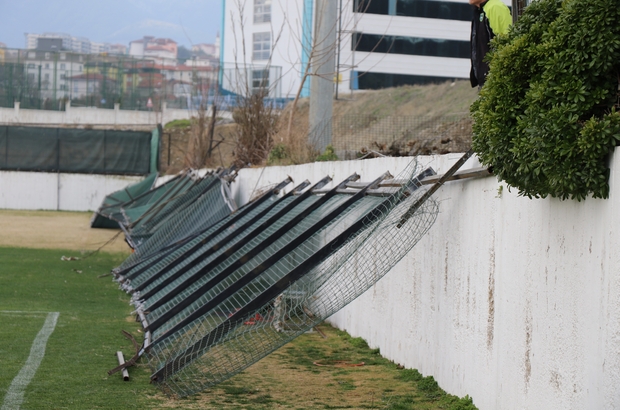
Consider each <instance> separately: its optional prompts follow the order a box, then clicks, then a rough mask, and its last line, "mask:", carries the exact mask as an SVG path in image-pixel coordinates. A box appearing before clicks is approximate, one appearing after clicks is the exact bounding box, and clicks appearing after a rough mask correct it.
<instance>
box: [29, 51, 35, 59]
mask: <svg viewBox="0 0 620 410" xmlns="http://www.w3.org/2000/svg"><path fill="white" fill-rule="evenodd" d="M35 57H36V53H35V52H34V51H31V52H29V53H28V58H35Z"/></svg>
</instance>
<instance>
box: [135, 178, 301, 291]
mask: <svg viewBox="0 0 620 410" xmlns="http://www.w3.org/2000/svg"><path fill="white" fill-rule="evenodd" d="M306 182H307V181H304V182H303V183H302V184H300V185H299V186H297V187H296V188H295V189H293V190H292V191H290V192H289V193H287V194H286V195H284V196H283V197H282V198H280V199H278V201H276V202H275V203H273V204H271V205H270V206H269V207H268V208H266V209H263V210H262V211H261V212H260V213H258V214H257V215H255V216H254V218H253V219H252V220H251V221H248V222H246V223H245V224H243V225H242V226H241V227H239V228H238V229H235V230H234V231H233V232H231V233H230V234H228V235H227V236H226V237H224V238H222V239H220V241H218V242H217V243H216V244H214V245H213V246H212V247H211V248H209V249H207V250H205V251H204V253H203V254H202V255H200V257H199V258H196V259H194V260H192V261H191V262H189V263H188V264H187V265H185V266H183V268H181V269H179V270H178V271H177V272H175V273H174V274H173V275H171V276H170V277H167V278H166V279H164V280H163V281H162V282H161V283H159V284H158V285H157V286H156V287H155V288H153V289H150V290H149V291H148V292H147V293H145V294H144V295H140V296H141V298H142V299H146V298H148V297H150V296H151V295H152V294H155V293H157V292H159V291H160V290H161V289H163V288H164V287H166V286H168V285H169V284H170V283H172V282H173V281H174V280H176V279H177V278H178V277H180V276H182V275H183V274H185V272H187V271H189V270H190V269H192V268H194V267H195V266H196V265H198V264H199V263H200V262H201V261H203V260H204V258H206V257H208V256H209V255H211V253H213V252H215V251H216V250H217V249H221V248H222V247H223V246H224V245H225V244H226V243H228V242H229V241H231V240H232V239H234V238H235V237H237V236H239V235H240V234H241V233H242V232H243V231H244V230H245V229H247V228H248V227H249V226H251V225H252V224H253V223H255V221H256V220H260V218H262V217H264V216H265V215H266V214H268V213H269V212H270V211H271V210H272V209H273V207H275V206H277V205H278V204H280V203H281V202H282V201H284V200H286V199H287V198H289V197H291V196H293V195H296V193H297V192H299V191H300V190H303V189H304V188H305V187H306V186H308V183H306ZM267 198H268V197H267V196H266V197H265V200H266V199H267ZM255 202H257V203H256V206H257V205H259V204H260V203H262V202H263V200H261V201H260V202H258V201H255ZM242 216H244V215H239V218H235V219H236V220H237V219H240V218H241V217H242ZM233 224H234V221H231V222H230V223H227V224H226V225H225V226H223V227H221V228H219V229H218V230H217V231H216V232H214V233H213V234H211V235H209V236H208V237H207V238H204V239H203V240H201V241H200V242H198V243H197V244H195V245H194V246H193V247H192V248H191V249H189V250H188V251H187V252H185V253H184V254H183V258H180V257H179V258H177V259H175V260H174V261H172V262H171V263H170V264H168V265H167V266H165V267H163V268H162V269H161V270H160V271H158V272H157V273H156V274H155V275H153V276H151V277H150V278H148V279H147V280H145V281H144V282H142V283H140V285H138V286H136V287H135V288H134V292H139V291H141V290H142V289H144V288H145V287H147V286H149V285H150V284H152V283H153V282H154V281H155V280H157V279H159V278H161V277H162V276H163V275H164V274H166V273H167V272H169V271H170V270H171V269H174V268H175V267H176V266H178V265H179V264H180V263H181V262H183V260H185V259H186V258H187V257H189V256H191V255H193V254H194V253H196V252H197V251H199V250H201V249H202V248H203V247H204V246H205V245H206V244H208V243H209V242H210V241H211V240H213V239H214V238H215V237H216V236H217V235H219V234H220V233H221V232H223V231H225V230H226V229H228V228H229V227H230V226H232V225H233ZM207 253H209V254H207Z"/></svg>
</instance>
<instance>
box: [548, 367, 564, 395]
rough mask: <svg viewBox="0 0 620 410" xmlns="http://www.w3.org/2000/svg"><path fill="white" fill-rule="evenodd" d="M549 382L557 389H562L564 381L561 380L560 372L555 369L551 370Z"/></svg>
mask: <svg viewBox="0 0 620 410" xmlns="http://www.w3.org/2000/svg"><path fill="white" fill-rule="evenodd" d="M549 383H550V384H551V385H552V386H553V387H554V388H555V389H556V390H557V391H560V387H561V386H562V383H561V382H560V373H558V372H556V371H555V370H552V371H551V378H550V380H549Z"/></svg>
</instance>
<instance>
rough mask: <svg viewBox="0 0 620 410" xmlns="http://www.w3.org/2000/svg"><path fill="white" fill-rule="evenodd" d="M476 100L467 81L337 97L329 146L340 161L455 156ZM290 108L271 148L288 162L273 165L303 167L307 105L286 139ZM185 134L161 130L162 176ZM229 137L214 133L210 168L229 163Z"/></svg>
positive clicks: (229, 128)
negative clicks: (280, 149)
mask: <svg viewBox="0 0 620 410" xmlns="http://www.w3.org/2000/svg"><path fill="white" fill-rule="evenodd" d="M477 95H478V93H477V90H476V89H472V88H471V86H470V85H469V82H468V81H456V82H447V83H443V84H431V85H424V86H403V87H397V88H386V89H383V90H372V91H363V92H362V91H359V92H355V93H352V94H346V95H342V94H341V95H340V96H339V99H338V100H335V101H334V117H333V120H332V133H333V141H332V145H333V146H334V149H335V151H336V154H337V155H338V157H339V158H341V159H348V158H357V157H360V156H364V155H368V156H377V155H416V154H430V153H447V152H461V151H463V150H466V149H468V148H469V145H470V144H471V121H470V119H469V106H470V105H471V103H472V102H473V101H474V100H475V99H476V98H477ZM290 105H291V104H289V106H287V107H286V108H285V109H284V111H283V112H282V113H281V115H280V121H279V125H278V132H277V133H276V134H275V137H274V144H285V145H287V146H291V147H293V148H292V149H291V150H292V151H293V152H291V155H290V157H292V158H288V160H285V161H280V162H279V163H287V162H288V163H300V162H307V161H308V158H309V157H312V155H314V154H313V153H310V152H308V150H307V149H305V147H304V146H303V143H302V142H304V141H305V136H306V135H308V110H309V101H308V99H302V100H300V101H299V102H298V104H297V109H296V112H295V115H294V121H293V126H292V131H291V136H290V138H287V129H288V120H289V115H290ZM189 132H190V128H189V127H186V128H183V127H175V128H167V129H166V130H165V132H164V138H163V147H162V165H163V168H164V169H168V172H177V171H178V170H180V169H181V168H182V167H183V163H182V162H183V156H184V151H185V147H187V140H188V135H189ZM233 132H234V125H233V124H221V125H218V126H217V127H216V131H215V135H216V136H217V137H218V138H221V137H223V138H224V140H225V142H224V143H223V144H222V145H221V146H220V148H219V149H218V151H217V152H216V153H215V156H214V157H213V158H212V160H211V162H212V163H211V164H210V165H211V166H220V165H224V166H227V165H229V164H230V163H232V162H233V160H234V158H233V152H234V146H233V138H232V134H233ZM168 142H170V144H171V145H170V147H171V149H170V151H168ZM169 154H170V155H169ZM168 160H170V165H167V164H168Z"/></svg>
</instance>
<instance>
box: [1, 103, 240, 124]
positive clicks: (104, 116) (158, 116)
mask: <svg viewBox="0 0 620 410" xmlns="http://www.w3.org/2000/svg"><path fill="white" fill-rule="evenodd" d="M227 114H229V113H226V112H223V113H220V114H219V116H226V115H227ZM192 115H196V113H195V112H192V111H190V110H179V109H171V108H164V110H163V113H161V112H149V111H129V110H120V109H118V106H117V108H115V109H113V110H111V109H104V108H93V107H71V106H70V105H69V106H67V109H66V111H46V110H25V109H20V108H19V103H15V107H14V108H0V124H2V125H50V126H51V125H72V126H75V125H100V126H101V125H108V126H152V127H155V125H156V124H158V123H162V124H166V123H168V122H170V121H172V120H179V119H188V118H190V117H191V116H192Z"/></svg>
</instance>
